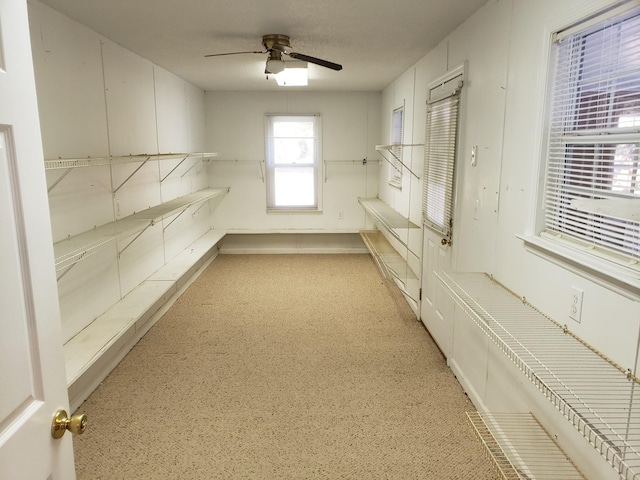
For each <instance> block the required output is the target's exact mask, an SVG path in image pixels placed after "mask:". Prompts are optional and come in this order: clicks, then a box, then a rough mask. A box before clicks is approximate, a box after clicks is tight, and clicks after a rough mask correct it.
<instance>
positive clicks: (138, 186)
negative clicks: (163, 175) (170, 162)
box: [111, 160, 162, 219]
mask: <svg viewBox="0 0 640 480" xmlns="http://www.w3.org/2000/svg"><path fill="white" fill-rule="evenodd" d="M160 161H162V160H160ZM160 161H158V160H152V161H148V162H147V163H145V164H144V165H143V162H134V163H124V164H120V165H113V166H112V167H111V169H112V176H113V186H114V189H118V188H119V187H120V189H119V190H118V191H117V192H115V193H114V197H113V198H114V205H115V207H114V208H115V212H116V219H120V218H124V217H126V216H128V215H131V214H133V213H135V212H139V211H141V210H145V209H147V208H150V207H153V206H155V205H158V204H160V203H161V198H160V188H159V185H160V172H159V166H158V163H159V162H160ZM136 170H137V171H136ZM127 179H128V180H127Z"/></svg>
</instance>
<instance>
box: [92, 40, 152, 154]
mask: <svg viewBox="0 0 640 480" xmlns="http://www.w3.org/2000/svg"><path fill="white" fill-rule="evenodd" d="M102 58H103V65H104V83H105V90H106V99H107V112H108V115H109V116H108V120H107V121H108V127H109V146H110V153H111V155H131V154H133V155H135V154H141V153H158V142H157V133H156V108H155V99H154V84H153V65H152V64H151V63H150V62H148V61H147V60H145V59H143V58H140V57H139V56H137V55H135V54H134V53H132V52H130V51H128V50H125V49H124V48H122V47H120V46H119V45H116V44H115V43H113V42H110V41H108V40H103V41H102Z"/></svg>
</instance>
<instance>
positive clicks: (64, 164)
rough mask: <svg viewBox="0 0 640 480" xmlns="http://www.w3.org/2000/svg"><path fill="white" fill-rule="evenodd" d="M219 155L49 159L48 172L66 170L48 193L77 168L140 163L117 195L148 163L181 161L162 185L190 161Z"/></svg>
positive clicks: (185, 154) (46, 162)
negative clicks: (154, 161)
mask: <svg viewBox="0 0 640 480" xmlns="http://www.w3.org/2000/svg"><path fill="white" fill-rule="evenodd" d="M217 156H218V154H217V153H143V154H137V155H120V156H106V157H83V158H48V159H45V160H44V168H45V169H46V170H65V171H64V172H63V173H62V174H61V175H60V176H59V177H58V178H57V179H56V180H55V182H53V183H52V184H51V185H50V186H49V187H48V188H47V191H48V192H51V191H52V190H53V189H54V188H55V187H56V186H57V185H58V184H59V183H60V182H61V181H62V180H64V178H65V177H66V176H67V175H69V173H71V171H72V170H73V169H75V168H81V167H97V166H101V165H120V164H124V163H140V164H141V165H139V166H138V167H137V168H136V169H135V170H134V172H133V173H132V174H131V175H129V177H128V178H127V179H126V180H125V181H124V182H122V184H120V186H118V187H117V188H115V189H114V192H113V193H116V192H117V191H118V190H119V189H120V188H122V186H123V185H124V184H125V183H127V182H128V181H129V180H130V179H131V178H132V177H133V176H134V175H135V174H136V173H137V172H138V171H139V170H140V169H141V168H142V167H143V166H144V165H145V164H146V163H147V162H149V161H153V160H180V162H179V163H178V164H176V165H175V167H173V169H171V171H170V172H169V173H167V174H166V175H165V176H164V178H162V179H161V183H162V182H164V181H165V180H166V179H167V178H168V177H169V176H170V175H171V174H172V173H173V172H175V171H176V170H177V169H178V167H179V166H180V165H182V164H183V163H184V162H185V161H186V160H188V159H201V160H202V161H209V160H211V159H213V158H215V157H217ZM196 165H197V163H194V164H193V165H191V166H190V167H189V168H188V169H187V170H186V171H185V172H183V173H182V176H184V175H186V174H187V172H189V171H190V170H191V169H193V168H194V167H195V166H196Z"/></svg>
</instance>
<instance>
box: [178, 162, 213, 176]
mask: <svg viewBox="0 0 640 480" xmlns="http://www.w3.org/2000/svg"><path fill="white" fill-rule="evenodd" d="M210 161H211V160H210V159H207V158H203V159H202V164H203V165H204V164H205V163H208V162H210ZM181 163H182V162H181ZM196 165H198V162H193V164H192V165H191V166H190V167H189V168H187V169H186V170H185V171H184V172H183V173H182V175H180V178H184V176H185V175H186V174H187V173H189V172H190V171H191V170H193V169H194V168H195V167H196ZM198 173H200V172H198Z"/></svg>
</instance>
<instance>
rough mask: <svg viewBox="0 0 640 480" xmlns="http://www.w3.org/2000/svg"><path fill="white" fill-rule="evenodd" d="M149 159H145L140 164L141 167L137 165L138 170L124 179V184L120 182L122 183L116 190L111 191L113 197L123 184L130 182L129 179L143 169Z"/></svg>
mask: <svg viewBox="0 0 640 480" xmlns="http://www.w3.org/2000/svg"><path fill="white" fill-rule="evenodd" d="M149 158H151V157H147V159H146V160H145V161H143V162H142V164H141V165H139V166H138V168H136V169H135V170H134V171H133V173H132V174H131V175H129V176H128V177H127V178H126V179H125V181H124V182H122V183H121V184H120V185H119V186H118V188H116V189H115V190H114V191H113V194H114V195H115V194H116V193H118V190H120V189H121V188H122V187H123V186H124V184H125V183H127V182H128V181H129V180H130V179H131V178H132V177H133V176H134V175H135V174H136V173H138V171H139V170H140V169H141V168H142V167H144V166H145V165H146V163H147V162H148V161H149Z"/></svg>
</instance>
